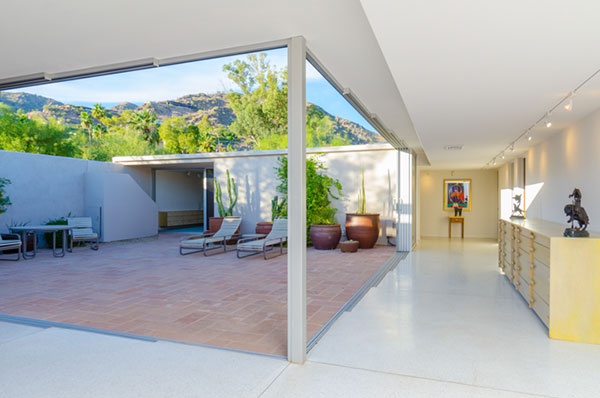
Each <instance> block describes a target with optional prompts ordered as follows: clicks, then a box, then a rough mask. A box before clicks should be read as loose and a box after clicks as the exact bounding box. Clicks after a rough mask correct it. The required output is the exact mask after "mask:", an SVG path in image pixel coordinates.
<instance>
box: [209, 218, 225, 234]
mask: <svg viewBox="0 0 600 398" xmlns="http://www.w3.org/2000/svg"><path fill="white" fill-rule="evenodd" d="M221 224H223V217H208V232H217V231H218V230H219V228H221Z"/></svg>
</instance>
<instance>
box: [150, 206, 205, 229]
mask: <svg viewBox="0 0 600 398" xmlns="http://www.w3.org/2000/svg"><path fill="white" fill-rule="evenodd" d="M203 223H204V212H203V211H202V210H169V211H159V212H158V226H159V227H161V228H168V227H180V226H184V225H201V224H203Z"/></svg>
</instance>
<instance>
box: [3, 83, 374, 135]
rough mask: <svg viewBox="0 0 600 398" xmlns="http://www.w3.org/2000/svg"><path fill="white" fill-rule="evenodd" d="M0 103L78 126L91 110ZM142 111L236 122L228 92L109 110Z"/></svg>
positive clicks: (31, 98) (339, 128)
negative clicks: (82, 117)
mask: <svg viewBox="0 0 600 398" xmlns="http://www.w3.org/2000/svg"><path fill="white" fill-rule="evenodd" d="M0 103H5V104H7V105H9V106H11V107H12V108H13V109H15V110H17V109H22V110H23V111H24V112H25V113H27V114H28V115H30V116H33V115H36V116H41V117H43V118H45V119H49V118H55V119H59V120H60V119H62V120H64V121H65V122H67V123H69V124H71V125H77V126H78V125H79V123H80V116H79V115H80V114H81V112H83V111H87V112H89V111H90V108H88V107H84V106H77V105H70V104H63V103H61V102H59V101H56V100H54V99H52V98H46V97H42V96H39V95H34V94H28V93H2V92H0ZM309 106H315V107H316V108H317V109H319V110H320V111H322V112H323V113H324V114H325V115H327V116H328V117H329V118H330V119H331V120H332V121H333V122H334V128H335V130H336V132H338V133H340V134H341V135H343V136H346V137H349V138H350V139H351V141H352V142H353V143H354V144H368V143H374V142H384V140H383V139H382V138H381V136H380V135H379V134H376V133H374V132H372V131H369V130H367V129H365V128H363V127H362V126H361V125H359V124H357V123H354V122H351V121H350V120H347V119H344V118H340V117H337V116H333V115H331V114H329V113H327V112H325V111H324V110H323V109H322V108H320V107H318V106H317V105H313V104H309ZM143 109H144V110H151V111H152V112H154V113H155V114H156V115H157V116H158V119H159V120H162V119H165V118H169V117H172V116H180V117H183V118H184V119H185V120H187V121H188V122H190V123H198V122H199V121H200V120H201V119H202V118H203V117H204V116H208V118H209V120H210V121H211V123H212V124H214V125H217V124H221V125H224V126H229V125H230V124H231V123H232V122H233V121H234V120H235V114H234V113H233V110H232V109H231V107H230V105H229V100H228V99H227V94H225V93H215V94H202V93H200V94H191V95H186V96H184V97H181V98H177V99H175V100H166V101H156V102H154V101H151V102H147V103H145V104H143V105H141V106H138V105H136V104H133V103H131V102H123V103H121V104H119V105H116V106H114V107H112V108H109V109H108V110H107V111H108V113H109V114H110V115H120V114H122V113H123V112H124V111H126V110H129V111H133V112H135V111H138V110H143Z"/></svg>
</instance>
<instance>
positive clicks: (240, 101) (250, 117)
mask: <svg viewBox="0 0 600 398" xmlns="http://www.w3.org/2000/svg"><path fill="white" fill-rule="evenodd" d="M223 70H224V71H225V72H227V76H228V77H229V79H230V80H231V81H232V82H234V83H235V84H236V85H237V86H238V88H239V89H240V91H241V93H240V92H235V91H232V92H230V93H229V94H228V99H229V101H230V103H231V108H232V109H233V111H234V113H235V115H236V119H235V121H234V122H233V123H232V124H231V126H230V128H231V130H232V132H233V133H234V134H235V135H236V136H238V137H240V138H242V139H243V140H245V141H247V142H248V144H249V145H251V146H255V145H256V144H258V142H259V141H260V140H261V139H262V138H264V137H267V136H271V135H284V134H286V133H287V71H286V70H285V69H284V70H276V69H274V68H273V67H272V66H271V65H269V63H268V62H267V60H266V54H264V53H261V54H258V55H257V54H250V55H248V57H247V59H246V60H239V59H236V60H235V61H233V62H232V63H229V64H226V65H224V66H223Z"/></svg>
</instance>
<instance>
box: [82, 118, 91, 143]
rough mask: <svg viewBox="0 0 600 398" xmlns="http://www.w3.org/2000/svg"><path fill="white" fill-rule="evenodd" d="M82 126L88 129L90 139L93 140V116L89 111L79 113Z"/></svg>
mask: <svg viewBox="0 0 600 398" xmlns="http://www.w3.org/2000/svg"><path fill="white" fill-rule="evenodd" d="M79 120H80V125H81V128H82V129H84V130H85V131H87V133H88V141H89V142H92V126H93V123H92V117H91V116H90V114H89V113H88V112H81V114H80V115H79Z"/></svg>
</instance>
